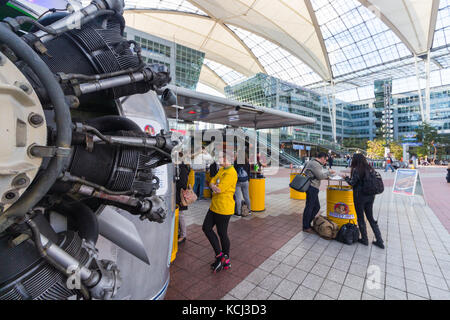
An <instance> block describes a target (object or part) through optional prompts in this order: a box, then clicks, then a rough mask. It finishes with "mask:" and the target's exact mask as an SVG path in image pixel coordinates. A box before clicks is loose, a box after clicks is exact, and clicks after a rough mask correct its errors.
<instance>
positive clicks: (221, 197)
mask: <svg viewBox="0 0 450 320" xmlns="http://www.w3.org/2000/svg"><path fill="white" fill-rule="evenodd" d="M210 183H213V184H216V183H217V187H218V188H219V189H220V193H213V194H212V201H211V207H210V208H209V209H210V210H211V211H213V212H215V213H218V214H223V215H232V214H234V199H233V195H234V192H235V191H236V183H237V172H236V170H235V169H234V166H229V167H228V168H226V169H225V168H223V167H222V168H220V169H219V172H217V174H216V175H215V176H214V177H213V178H212V179H211V182H210Z"/></svg>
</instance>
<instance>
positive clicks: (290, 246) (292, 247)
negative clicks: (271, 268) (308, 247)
mask: <svg viewBox="0 0 450 320" xmlns="http://www.w3.org/2000/svg"><path fill="white" fill-rule="evenodd" d="M295 248H297V246H296V245H295V244H292V243H289V242H288V243H286V244H285V245H284V246H282V247H281V248H280V251H282V252H286V253H291V252H292V251H294V250H295Z"/></svg>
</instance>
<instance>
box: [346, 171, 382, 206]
mask: <svg viewBox="0 0 450 320" xmlns="http://www.w3.org/2000/svg"><path fill="white" fill-rule="evenodd" d="M366 174H368V172H365V173H364V175H363V176H360V175H359V173H358V171H357V170H354V169H352V174H351V178H349V177H345V181H346V182H347V183H348V184H349V185H351V186H352V187H353V198H354V199H357V198H361V197H371V196H372V195H368V194H365V193H364V192H363V191H362V187H363V181H364V177H365V175H366ZM373 197H375V196H373Z"/></svg>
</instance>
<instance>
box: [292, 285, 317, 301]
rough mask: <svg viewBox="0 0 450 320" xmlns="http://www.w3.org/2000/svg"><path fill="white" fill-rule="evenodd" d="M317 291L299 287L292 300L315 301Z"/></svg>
mask: <svg viewBox="0 0 450 320" xmlns="http://www.w3.org/2000/svg"><path fill="white" fill-rule="evenodd" d="M316 293H317V291H316V290H312V289H310V288H307V287H304V286H299V287H298V288H297V290H296V291H295V293H294V294H293V295H292V297H291V300H313V299H314V296H315V295H316Z"/></svg>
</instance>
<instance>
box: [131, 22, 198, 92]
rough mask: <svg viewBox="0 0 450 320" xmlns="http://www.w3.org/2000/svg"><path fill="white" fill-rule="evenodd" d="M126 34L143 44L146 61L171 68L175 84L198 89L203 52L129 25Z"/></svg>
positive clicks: (143, 55)
mask: <svg viewBox="0 0 450 320" xmlns="http://www.w3.org/2000/svg"><path fill="white" fill-rule="evenodd" d="M124 35H125V37H126V38H127V39H128V40H134V41H136V42H137V43H138V44H139V45H140V46H141V49H142V58H143V60H144V62H146V63H148V64H153V63H157V64H162V65H165V66H166V67H167V68H168V69H169V70H170V74H171V77H172V83H173V84H175V85H177V86H180V87H184V88H188V89H192V90H195V89H196V87H197V83H198V80H199V78H200V71H201V68H202V65H203V60H204V58H205V54H204V53H203V52H200V51H197V50H194V49H191V48H188V47H185V46H182V45H179V44H176V43H173V42H170V41H167V40H164V39H161V38H158V37H156V36H153V35H151V34H147V33H144V32H141V31H139V30H135V29H133V28H129V27H126V31H125V33H124Z"/></svg>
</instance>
